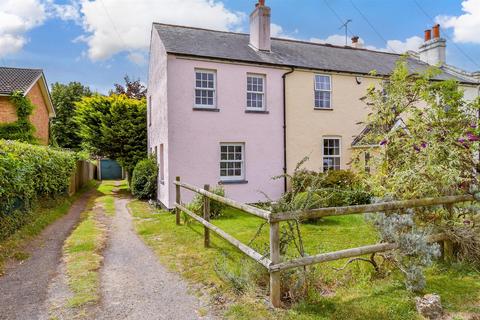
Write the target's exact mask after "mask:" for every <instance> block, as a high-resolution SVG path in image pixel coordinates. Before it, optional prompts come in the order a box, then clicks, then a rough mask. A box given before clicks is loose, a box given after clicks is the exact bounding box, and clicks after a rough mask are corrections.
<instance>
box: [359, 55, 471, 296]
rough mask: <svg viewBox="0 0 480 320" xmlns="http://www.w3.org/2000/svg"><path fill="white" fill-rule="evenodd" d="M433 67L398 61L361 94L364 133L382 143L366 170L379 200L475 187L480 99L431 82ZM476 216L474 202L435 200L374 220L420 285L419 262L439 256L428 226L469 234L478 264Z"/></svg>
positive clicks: (410, 280)
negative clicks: (365, 110) (413, 67)
mask: <svg viewBox="0 0 480 320" xmlns="http://www.w3.org/2000/svg"><path fill="white" fill-rule="evenodd" d="M437 73H438V70H435V69H430V70H427V71H426V72H425V73H422V74H416V75H411V74H410V72H409V70H408V67H407V64H406V62H405V61H404V60H400V61H399V62H398V63H397V67H396V69H395V70H394V72H393V74H392V75H391V76H390V79H389V81H385V82H384V83H383V84H382V85H381V86H380V88H375V87H371V88H370V89H369V90H368V92H367V95H366V97H365V98H364V100H365V101H366V103H367V105H369V107H370V108H371V112H370V114H369V116H368V119H367V121H366V124H365V125H366V127H367V129H368V130H367V132H368V133H367V134H366V137H365V139H366V140H368V141H369V142H371V143H378V145H379V146H378V147H377V148H376V150H375V152H372V153H371V156H372V157H371V159H370V163H369V164H370V167H372V168H373V171H372V172H371V173H369V172H363V176H364V177H365V179H366V183H367V185H368V186H369V188H370V189H371V190H372V191H373V194H374V196H375V197H376V198H377V199H378V201H388V200H400V199H415V198H425V197H438V196H445V195H456V194H465V193H468V192H472V190H478V180H477V173H476V170H475V169H476V167H477V165H478V155H477V156H475V155H476V154H477V152H478V150H479V144H478V141H479V140H480V138H479V133H480V131H479V128H478V111H479V110H480V98H477V99H476V100H474V101H466V100H465V99H464V94H463V91H462V90H461V89H460V87H459V83H458V82H456V81H453V80H448V81H432V77H433V76H434V75H436V74H437ZM360 159H361V157H360V154H357V155H356V156H355V157H354V161H353V163H354V165H355V166H356V168H357V170H358V171H360V172H362V170H363V168H365V165H364V163H362V161H360ZM399 214H403V215H406V216H400V215H399ZM474 216H476V217H478V209H475V208H473V209H468V208H467V207H465V206H463V207H453V206H436V207H430V208H419V209H415V210H400V211H398V212H396V213H385V214H384V213H381V214H379V215H377V218H376V219H375V220H374V221H375V225H376V226H377V228H378V230H379V233H380V235H381V238H382V239H383V240H384V241H387V242H396V243H397V244H399V246H400V248H399V249H398V250H397V251H396V252H395V260H396V261H397V262H398V264H397V265H398V266H399V268H400V269H401V270H402V271H403V272H404V273H405V275H406V281H407V287H408V288H409V289H412V290H416V291H418V290H421V289H423V287H424V286H425V281H424V277H423V273H422V268H423V267H425V266H428V265H429V264H430V263H431V262H432V259H433V258H434V257H436V256H437V255H438V247H437V246H435V245H430V244H428V243H427V241H426V236H427V235H428V234H430V233H445V232H446V231H447V230H448V231H449V232H447V234H448V235H449V236H450V237H451V239H452V240H454V241H456V242H457V243H459V244H461V243H462V241H463V240H462V239H464V240H465V239H467V238H468V239H470V240H469V243H470V244H471V245H469V246H465V245H463V246H462V247H463V248H464V250H463V255H466V256H470V257H472V256H474V257H476V258H474V259H478V262H479V263H480V258H479V252H480V236H479V234H480V232H479V230H478V227H475V226H474V224H470V225H469V226H468V227H465V226H466V224H465V222H466V221H472V220H474V219H475V218H474ZM459 225H460V226H461V229H459V228H458V226H459ZM455 230H457V231H458V230H461V233H459V232H455ZM453 234H456V235H457V236H453ZM475 235H476V236H475ZM472 239H473V240H472ZM475 239H476V240H475ZM466 251H469V252H470V253H467V252H466ZM468 260H471V259H468Z"/></svg>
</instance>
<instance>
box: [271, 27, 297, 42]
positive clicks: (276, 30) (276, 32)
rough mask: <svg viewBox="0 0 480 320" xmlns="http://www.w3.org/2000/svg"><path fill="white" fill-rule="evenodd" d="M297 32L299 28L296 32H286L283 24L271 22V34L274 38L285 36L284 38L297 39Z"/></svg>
mask: <svg viewBox="0 0 480 320" xmlns="http://www.w3.org/2000/svg"><path fill="white" fill-rule="evenodd" d="M296 33H298V30H295V32H294V33H286V32H285V31H284V30H283V27H282V26H281V25H279V24H276V23H271V24H270V35H271V36H272V37H274V38H283V39H292V40H295V39H297V38H296V37H295V34H296Z"/></svg>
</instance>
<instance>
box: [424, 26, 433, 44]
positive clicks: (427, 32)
mask: <svg viewBox="0 0 480 320" xmlns="http://www.w3.org/2000/svg"><path fill="white" fill-rule="evenodd" d="M430 40H432V30H430V29H428V30H425V42H427V41H430Z"/></svg>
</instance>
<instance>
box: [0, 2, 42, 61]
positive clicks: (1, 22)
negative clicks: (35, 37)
mask: <svg viewBox="0 0 480 320" xmlns="http://www.w3.org/2000/svg"><path fill="white" fill-rule="evenodd" d="M45 19H46V12H45V6H44V4H43V3H41V2H40V1H39V0H2V1H0V57H3V56H5V55H7V54H11V53H15V52H17V51H18V50H20V49H22V48H23V46H24V45H25V44H26V43H27V41H28V40H27V38H26V37H25V33H26V32H27V31H28V30H30V29H32V28H34V27H36V26H39V25H41V24H43V22H44V21H45Z"/></svg>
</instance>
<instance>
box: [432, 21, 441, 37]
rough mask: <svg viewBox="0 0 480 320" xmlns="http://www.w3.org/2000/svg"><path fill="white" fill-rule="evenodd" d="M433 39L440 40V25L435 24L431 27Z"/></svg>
mask: <svg viewBox="0 0 480 320" xmlns="http://www.w3.org/2000/svg"><path fill="white" fill-rule="evenodd" d="M432 30H433V39H438V38H440V25H439V24H438V23H437V24H436V25H434V26H433V29H432Z"/></svg>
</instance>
